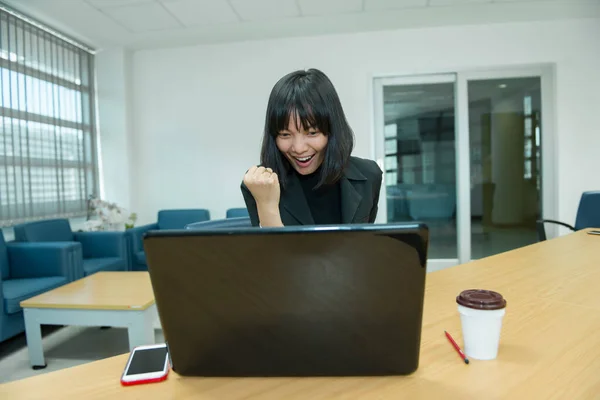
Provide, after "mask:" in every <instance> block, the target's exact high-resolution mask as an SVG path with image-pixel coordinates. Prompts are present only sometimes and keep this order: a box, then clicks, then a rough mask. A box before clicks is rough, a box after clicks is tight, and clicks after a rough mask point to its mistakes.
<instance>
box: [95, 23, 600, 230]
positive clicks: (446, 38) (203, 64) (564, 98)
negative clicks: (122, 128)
mask: <svg viewBox="0 0 600 400" xmlns="http://www.w3.org/2000/svg"><path fill="white" fill-rule="evenodd" d="M599 37H600V20H597V19H587V20H572V21H559V22H527V23H515V24H498V25H487V26H462V27H445V28H428V29H413V30H399V31H386V32H370V33H360V34H344V35H333V36H322V37H307V38H289V39H281V40H268V41H259V42H242V43H232V44H221V45H204V46H197V47H187V48H178V49H162V50H145V51H140V52H137V53H135V54H134V55H133V59H132V83H133V84H132V93H131V94H132V103H133V114H132V117H133V127H134V131H133V135H132V137H131V142H130V146H132V149H135V151H134V152H132V156H131V157H132V158H131V163H130V164H131V172H130V178H129V179H130V187H131V192H130V198H131V206H132V209H133V210H134V211H137V212H139V214H140V216H141V220H142V221H145V220H153V219H155V215H156V211H157V210H158V209H160V208H175V207H206V208H208V209H210V211H211V213H212V216H213V218H220V217H223V216H224V212H225V210H226V209H227V208H229V207H235V206H243V200H242V197H241V194H240V191H239V184H240V181H241V179H242V176H243V174H244V172H245V170H246V169H247V168H248V167H249V166H250V165H252V164H253V163H256V162H258V158H259V147H260V138H261V133H262V129H263V122H264V113H265V109H266V102H267V97H268V95H269V92H270V90H271V88H272V86H273V84H274V83H275V82H276V81H277V80H278V79H279V78H280V77H281V76H283V75H284V74H286V73H288V72H290V71H292V70H295V69H299V68H308V67H316V68H320V69H322V70H323V71H324V72H325V73H326V74H328V75H329V77H330V78H331V79H332V81H333V83H334V84H335V86H336V88H337V89H338V92H339V94H340V96H341V100H342V104H343V106H344V108H345V111H346V113H347V116H348V118H349V120H350V123H351V125H352V127H353V128H354V131H355V133H356V150H355V155H358V156H364V157H371V156H372V154H373V153H372V151H373V149H372V135H373V128H372V124H373V121H372V116H371V113H372V93H371V82H372V78H373V76H374V75H378V74H388V75H406V74H423V73H431V72H452V71H456V70H462V69H465V68H479V67H498V66H511V65H523V64H531V63H555V64H556V94H557V100H556V111H557V112H556V129H557V132H558V135H559V140H558V143H557V148H558V149H559V150H558V158H557V159H556V163H557V165H558V168H557V171H558V176H557V188H558V192H559V194H560V198H559V215H547V217H555V218H559V219H562V220H565V221H574V218H575V211H576V208H577V204H578V200H579V196H580V195H581V192H582V191H584V190H589V189H600V174H598V173H594V171H598V167H597V160H598V151H599V149H600V128H598V126H599V124H598V121H597V113H598V110H600V78H599V77H598V71H600V46H599V45H598V38H599ZM101 112H102V111H101ZM120 115H121V114H120V113H119V112H118V110H117V116H118V118H121V117H120ZM108 118H110V116H109V115H106V116H104V119H105V120H106V119H108ZM103 151H104V155H105V157H104V160H106V159H111V160H113V161H114V162H115V163H117V164H118V165H125V164H126V160H123V159H122V157H125V155H126V152H123V151H122V149H121V145H120V144H119V145H116V149H113V148H112V146H109V145H107V144H106V143H105V144H104V148H103ZM106 168H107V167H106V165H105V171H106ZM116 175H117V174H114V173H113V175H112V176H113V177H115V176H116ZM111 179H113V178H110V177H109V176H108V175H106V174H105V181H106V184H107V188H108V186H109V185H110V184H112V183H110V182H111ZM118 179H120V177H119V178H118ZM124 179H127V178H124ZM123 182H124V181H123ZM123 182H119V183H120V184H121V183H123Z"/></svg>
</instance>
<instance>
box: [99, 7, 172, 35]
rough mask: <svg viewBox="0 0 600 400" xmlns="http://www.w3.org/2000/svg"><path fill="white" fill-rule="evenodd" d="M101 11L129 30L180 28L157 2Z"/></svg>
mask: <svg viewBox="0 0 600 400" xmlns="http://www.w3.org/2000/svg"><path fill="white" fill-rule="evenodd" d="M103 12H104V13H105V14H106V15H108V16H109V17H111V18H112V19H114V20H115V21H117V22H118V23H120V24H121V25H123V26H124V27H125V28H127V29H128V30H130V31H131V32H145V31H156V30H163V29H169V28H180V27H181V24H180V23H179V21H177V20H176V19H175V17H173V16H172V15H171V14H169V12H168V11H167V10H166V9H165V8H164V7H163V6H161V5H160V4H158V3H148V4H145V3H144V4H138V5H130V6H124V7H113V8H107V9H104V10H103Z"/></svg>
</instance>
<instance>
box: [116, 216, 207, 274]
mask: <svg viewBox="0 0 600 400" xmlns="http://www.w3.org/2000/svg"><path fill="white" fill-rule="evenodd" d="M208 220H210V212H209V211H208V210H205V209H183V210H161V211H159V212H158V218H157V222H155V223H153V224H148V225H142V226H138V227H137V228H131V229H128V230H127V238H128V242H129V244H128V246H129V260H130V262H131V269H132V270H133V271H147V270H148V266H147V265H146V253H145V252H144V244H143V242H142V237H143V236H144V233H146V232H148V231H150V230H159V229H184V228H185V226H186V225H188V224H191V223H194V222H200V221H208Z"/></svg>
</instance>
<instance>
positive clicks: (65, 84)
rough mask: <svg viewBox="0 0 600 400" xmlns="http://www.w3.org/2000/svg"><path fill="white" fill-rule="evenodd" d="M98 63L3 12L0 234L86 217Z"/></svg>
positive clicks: (94, 168) (94, 175)
mask: <svg viewBox="0 0 600 400" xmlns="http://www.w3.org/2000/svg"><path fill="white" fill-rule="evenodd" d="M93 77H94V55H93V54H92V53H91V52H89V51H87V50H84V49H83V48H81V47H78V46H75V45H74V44H73V43H71V42H69V41H66V40H63V39H62V38H60V37H58V36H57V35H53V34H52V33H50V32H49V31H48V30H45V29H41V28H40V27H39V26H38V25H36V24H32V23H29V22H28V21H26V20H24V19H21V18H19V17H18V16H16V15H14V14H12V13H10V12H7V11H5V10H2V9H0V94H1V95H0V226H9V225H14V224H16V223H20V222H24V221H29V220H35V219H45V218H57V217H65V218H70V217H78V216H84V215H86V214H87V199H88V198H89V196H91V195H96V194H97V191H98V163H97V148H96V128H95V115H94V109H95V105H94V78H93Z"/></svg>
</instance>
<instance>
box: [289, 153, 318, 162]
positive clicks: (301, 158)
mask: <svg viewBox="0 0 600 400" xmlns="http://www.w3.org/2000/svg"><path fill="white" fill-rule="evenodd" d="M314 156H315V155H314V154H313V155H312V156H308V157H294V158H295V159H296V160H298V161H300V162H302V163H305V162H309V161H310V160H312V158H313V157H314Z"/></svg>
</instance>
